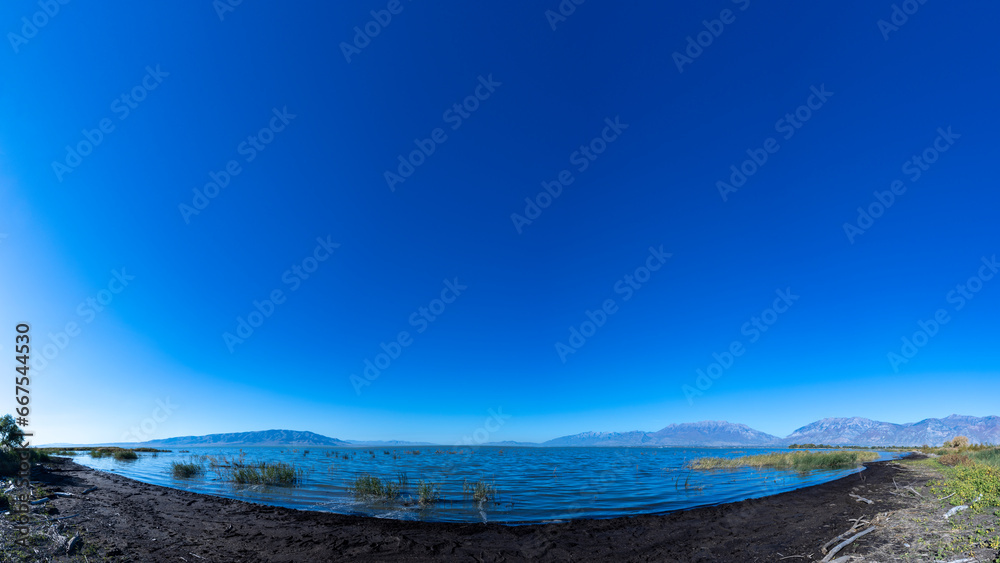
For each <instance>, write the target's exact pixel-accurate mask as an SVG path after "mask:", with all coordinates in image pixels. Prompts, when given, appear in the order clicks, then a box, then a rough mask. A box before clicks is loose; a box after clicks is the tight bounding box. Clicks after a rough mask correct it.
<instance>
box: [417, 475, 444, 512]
mask: <svg viewBox="0 0 1000 563" xmlns="http://www.w3.org/2000/svg"><path fill="white" fill-rule="evenodd" d="M440 499H441V492H440V490H439V489H438V486H437V485H435V484H434V483H428V482H427V481H424V480H421V481H420V482H419V483H417V502H419V503H420V506H427V505H429V504H434V503H435V502H437V501H438V500H440Z"/></svg>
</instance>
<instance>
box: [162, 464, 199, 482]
mask: <svg viewBox="0 0 1000 563" xmlns="http://www.w3.org/2000/svg"><path fill="white" fill-rule="evenodd" d="M204 470H205V467H204V466H202V465H201V464H200V463H194V462H188V463H178V462H176V461H172V462H170V473H171V474H173V476H174V478H175V479H190V478H191V477H194V476H195V475H199V474H201V473H202V472H203V471H204Z"/></svg>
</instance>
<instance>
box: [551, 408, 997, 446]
mask: <svg viewBox="0 0 1000 563" xmlns="http://www.w3.org/2000/svg"><path fill="white" fill-rule="evenodd" d="M955 436H966V437H967V438H969V440H970V441H971V442H973V443H990V444H1000V417H997V416H987V417H982V418H978V417H974V416H960V415H954V414H953V415H951V416H949V417H947V418H928V419H925V420H921V421H920V422H913V423H907V424H895V423H892V422H879V421H877V420H871V419H868V418H859V417H854V418H824V419H823V420H820V421H817V422H813V423H812V424H807V425H806V426H803V427H802V428H799V429H798V430H796V431H795V432H792V433H791V434H789V435H788V436H786V437H784V438H779V437H778V436H773V435H771V434H765V433H764V432H759V431H757V430H754V429H753V428H750V427H749V426H746V425H744V424H733V423H730V422H714V421H706V422H692V423H685V424H671V425H670V426H667V427H666V428H664V429H662V430H659V431H657V432H642V431H633V432H584V433H582V434H574V435H573V436H563V437H562V438H556V439H554V440H549V441H548V442H544V443H543V444H542V445H543V446H785V445H789V444H829V445H843V446H848V445H852V446H920V445H923V444H927V445H929V446H940V445H941V444H943V443H944V442H945V441H946V440H950V439H952V438H954V437H955Z"/></svg>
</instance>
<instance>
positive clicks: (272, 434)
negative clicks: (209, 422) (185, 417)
mask: <svg viewBox="0 0 1000 563" xmlns="http://www.w3.org/2000/svg"><path fill="white" fill-rule="evenodd" d="M142 445H143V446H149V447H180V446H350V445H352V444H351V443H350V442H345V441H343V440H338V439H336V438H328V437H326V436H322V435H320V434H316V433H314V432H300V431H297V430H261V431H258V432H234V433H230V434H209V435H207V436H180V437H178V438H166V439H163V440H150V441H148V442H142Z"/></svg>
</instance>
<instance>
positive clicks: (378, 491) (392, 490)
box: [351, 473, 423, 502]
mask: <svg viewBox="0 0 1000 563" xmlns="http://www.w3.org/2000/svg"><path fill="white" fill-rule="evenodd" d="M407 482H408V480H407V478H406V474H405V473H400V474H399V475H397V476H396V481H395V482H393V481H391V480H389V479H384V480H383V479H379V478H378V477H375V476H372V475H369V474H367V473H365V474H363V475H359V476H358V477H357V478H356V479H355V480H354V484H353V485H351V494H353V495H354V498H356V499H357V500H360V501H363V502H391V501H394V500H396V498H397V497H398V496H399V494H400V493H401V492H402V491H403V489H404V488H405V487H406V485H407ZM421 485H423V481H421Z"/></svg>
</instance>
